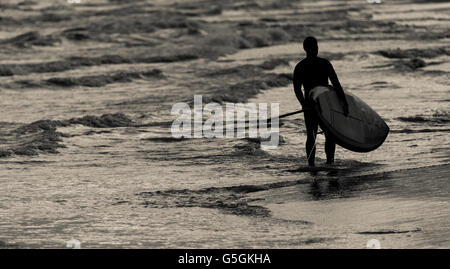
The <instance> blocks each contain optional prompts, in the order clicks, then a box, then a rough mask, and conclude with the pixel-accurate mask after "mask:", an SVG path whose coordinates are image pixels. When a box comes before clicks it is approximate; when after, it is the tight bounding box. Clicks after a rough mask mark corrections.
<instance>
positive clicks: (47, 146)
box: [0, 113, 136, 158]
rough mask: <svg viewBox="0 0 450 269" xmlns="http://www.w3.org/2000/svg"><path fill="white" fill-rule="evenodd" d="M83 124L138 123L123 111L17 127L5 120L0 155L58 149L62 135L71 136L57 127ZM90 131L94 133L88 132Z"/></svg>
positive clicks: (30, 153) (6, 155)
mask: <svg viewBox="0 0 450 269" xmlns="http://www.w3.org/2000/svg"><path fill="white" fill-rule="evenodd" d="M73 124H81V125H84V126H88V127H94V128H114V127H128V126H135V125H136V124H135V123H134V122H133V121H132V120H131V119H130V118H128V117H127V116H125V115H124V114H122V113H117V114H104V115H101V116H100V117H99V116H92V115H87V116H84V117H81V118H71V119H68V120H61V121H59V120H39V121H35V122H32V123H29V124H25V125H22V126H19V127H17V125H15V124H2V128H1V132H0V141H2V142H3V143H2V144H3V145H4V146H3V147H2V148H0V158H1V157H3V158H4V157H10V156H12V155H22V156H34V155H38V154H39V153H58V151H57V149H58V148H64V147H65V146H64V145H63V144H61V142H62V137H67V136H70V135H68V134H63V133H61V132H58V131H57V128H58V127H66V126H70V125H73ZM85 134H86V135H89V134H91V133H85Z"/></svg>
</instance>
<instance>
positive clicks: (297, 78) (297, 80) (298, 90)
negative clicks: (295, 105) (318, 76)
mask: <svg viewBox="0 0 450 269" xmlns="http://www.w3.org/2000/svg"><path fill="white" fill-rule="evenodd" d="M292 81H293V84H294V92H295V96H297V99H298V101H299V102H300V104H301V105H302V107H304V105H305V97H304V96H303V92H302V80H301V75H300V72H299V70H298V65H297V66H296V67H295V69H294V75H293V79H292Z"/></svg>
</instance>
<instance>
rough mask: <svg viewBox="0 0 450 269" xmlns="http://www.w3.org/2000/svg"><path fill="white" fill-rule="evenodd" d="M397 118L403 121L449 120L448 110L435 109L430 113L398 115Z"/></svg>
mask: <svg viewBox="0 0 450 269" xmlns="http://www.w3.org/2000/svg"><path fill="white" fill-rule="evenodd" d="M397 119H398V120H400V121H404V122H413V123H438V124H441V123H448V122H450V112H449V111H437V112H435V113H434V114H432V115H415V116H408V117H398V118H397Z"/></svg>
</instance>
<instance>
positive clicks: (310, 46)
mask: <svg viewBox="0 0 450 269" xmlns="http://www.w3.org/2000/svg"><path fill="white" fill-rule="evenodd" d="M303 49H304V50H305V52H306V55H307V56H317V53H318V52H319V47H318V45H317V39H316V38H315V37H313V36H308V37H307V38H305V40H304V41H303Z"/></svg>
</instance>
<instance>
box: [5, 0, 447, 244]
mask: <svg viewBox="0 0 450 269" xmlns="http://www.w3.org/2000/svg"><path fill="white" fill-rule="evenodd" d="M0 9H1V10H2V15H1V17H0V18H1V21H2V25H1V26H0V96H1V98H0V99H1V104H0V113H1V115H2V120H1V121H0V184H2V188H1V189H0V248H64V247H65V246H66V241H68V240H70V239H71V238H74V239H77V240H80V242H81V245H82V247H83V248H209V247H219V248H364V247H366V242H367V240H368V239H371V238H374V239H378V240H380V242H381V247H382V248H448V247H449V246H450V242H449V238H450V237H449V231H450V229H449V228H448V227H450V226H449V223H448V219H449V211H448V203H449V199H448V197H449V195H448V194H449V184H448V174H449V170H450V169H449V162H450V136H449V132H450V129H449V126H448V124H449V122H450V121H449V117H450V107H449V101H450V97H449V89H448V79H449V72H450V65H449V62H450V52H449V51H450V50H449V46H448V44H449V38H450V36H449V31H448V30H449V29H448V21H449V20H450V15H449V10H450V4H449V3H446V2H445V1H426V3H425V2H424V1H395V2H386V3H383V4H380V5H370V4H368V3H367V2H366V1H356V0H355V1H270V0H267V1H265V0H264V1H254V0H228V1H221V2H220V3H219V2H215V4H214V5H212V4H211V3H209V1H201V0H199V1H196V0H192V1H191V0H189V1H166V0H165V1H144V0H129V1H123V2H120V1H113V0H111V1H107V0H98V1H97V0H96V1H89V2H83V1H82V3H81V4H73V5H70V4H68V3H67V2H66V1H57V0H48V1H16V0H7V1H2V3H1V4H0ZM307 35H315V36H316V37H317V38H318V39H319V46H320V50H319V55H320V56H322V57H325V58H328V59H330V60H331V62H332V63H333V65H334V67H335V69H336V72H337V74H338V76H339V78H340V81H341V84H342V85H343V87H344V88H345V89H347V90H349V91H350V92H352V93H354V94H355V95H357V96H358V97H360V98H362V99H363V100H364V101H365V102H367V103H368V104H369V105H370V106H371V107H372V108H374V109H375V110H376V111H377V112H378V113H379V114H380V115H381V116H382V117H383V118H384V119H385V120H386V122H387V123H388V125H389V126H390V129H391V132H390V134H389V136H388V138H387V139H386V142H385V143H384V144H383V146H381V147H380V148H379V149H377V150H376V151H373V152H370V153H367V154H359V153H354V152H350V151H347V150H344V149H342V148H340V147H338V149H337V153H336V158H337V160H336V161H337V163H336V166H335V167H332V168H330V167H323V163H324V159H325V156H324V152H323V144H324V141H323V137H322V136H319V138H318V152H317V164H318V165H319V169H316V170H317V171H315V172H311V171H310V170H309V169H308V168H307V167H306V166H305V164H306V157H305V153H304V146H303V145H304V142H305V138H306V137H305V128H304V123H303V119H302V116H301V115H297V116H293V117H289V118H286V119H284V120H282V122H281V124H282V125H281V126H280V136H281V143H280V146H279V147H278V148H276V149H271V150H265V149H263V148H262V147H261V143H260V142H261V140H260V139H206V138H205V139H203V138H202V139H187V138H186V139H175V138H173V137H172V135H171V133H170V127H171V123H172V121H173V120H174V117H173V116H172V115H171V114H170V110H171V107H172V105H173V104H175V103H177V102H187V103H189V104H192V100H193V95H194V94H201V95H203V99H204V102H205V103H206V102H210V101H214V102H218V103H220V104H221V105H224V104H225V103H227V102H236V103H245V102H255V103H273V102H276V103H279V104H280V113H281V114H282V113H287V112H290V111H295V110H297V109H300V107H299V104H298V102H297V100H296V99H295V96H294V94H293V91H292V86H291V78H292V76H291V74H292V70H293V67H294V66H295V64H296V62H298V61H299V60H300V59H302V57H304V54H303V52H302V49H301V41H302V40H303V38H305V36H307Z"/></svg>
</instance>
